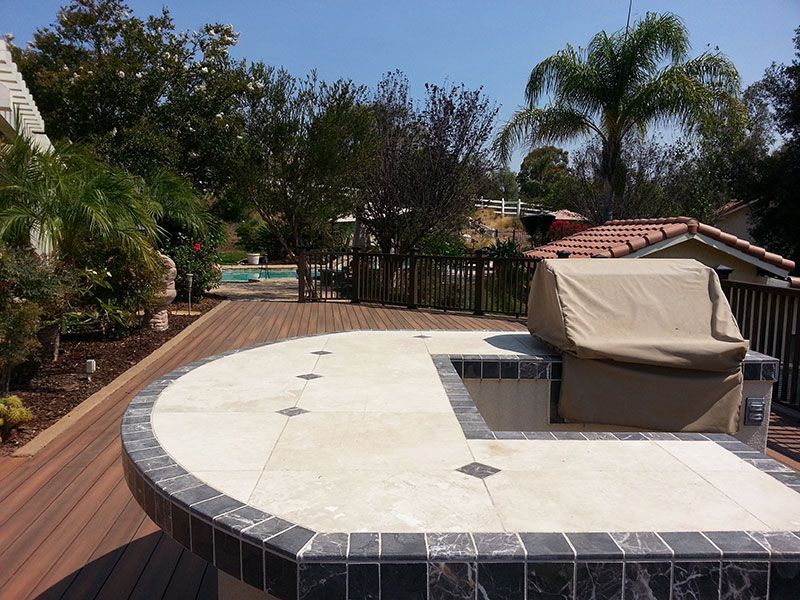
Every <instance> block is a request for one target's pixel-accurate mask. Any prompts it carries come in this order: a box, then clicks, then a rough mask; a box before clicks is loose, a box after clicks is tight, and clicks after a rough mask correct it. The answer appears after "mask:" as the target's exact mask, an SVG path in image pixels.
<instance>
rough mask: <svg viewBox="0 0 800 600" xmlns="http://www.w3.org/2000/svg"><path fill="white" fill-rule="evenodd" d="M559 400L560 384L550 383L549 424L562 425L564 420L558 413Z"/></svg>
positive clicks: (557, 382)
mask: <svg viewBox="0 0 800 600" xmlns="http://www.w3.org/2000/svg"><path fill="white" fill-rule="evenodd" d="M560 399H561V382H560V381H551V382H550V422H551V423H563V422H564V419H563V417H562V416H561V415H560V414H559V412H558V403H559V401H560Z"/></svg>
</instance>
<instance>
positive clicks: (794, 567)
mask: <svg viewBox="0 0 800 600" xmlns="http://www.w3.org/2000/svg"><path fill="white" fill-rule="evenodd" d="M798 590H800V562H773V563H772V564H771V565H770V571H769V598H770V600H797V598H798Z"/></svg>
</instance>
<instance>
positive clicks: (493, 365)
mask: <svg viewBox="0 0 800 600" xmlns="http://www.w3.org/2000/svg"><path fill="white" fill-rule="evenodd" d="M482 377H483V379H500V361H497V360H486V361H483V373H482Z"/></svg>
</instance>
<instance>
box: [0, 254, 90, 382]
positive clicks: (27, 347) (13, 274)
mask: <svg viewBox="0 0 800 600" xmlns="http://www.w3.org/2000/svg"><path fill="white" fill-rule="evenodd" d="M70 282H71V277H70V271H69V270H67V269H65V268H63V265H55V264H53V263H49V262H47V261H45V260H43V259H42V258H40V257H39V256H38V255H37V254H35V253H34V252H33V251H30V250H18V249H9V248H6V247H4V246H2V245H0V391H2V392H7V391H8V388H9V385H10V381H11V374H12V371H13V370H14V369H15V368H16V367H17V366H19V365H21V364H22V363H24V362H25V361H27V360H28V359H30V358H31V357H32V356H33V355H34V353H35V351H36V350H37V349H38V348H39V345H40V344H39V340H38V339H37V334H38V333H39V332H40V330H41V328H42V326H43V325H50V324H54V323H58V322H59V320H60V318H61V314H62V311H63V310H64V309H65V307H66V305H67V302H68V301H69V299H70V297H71V296H72V295H73V294H74V293H75V291H74V288H71V287H70V286H69V285H68V283H70Z"/></svg>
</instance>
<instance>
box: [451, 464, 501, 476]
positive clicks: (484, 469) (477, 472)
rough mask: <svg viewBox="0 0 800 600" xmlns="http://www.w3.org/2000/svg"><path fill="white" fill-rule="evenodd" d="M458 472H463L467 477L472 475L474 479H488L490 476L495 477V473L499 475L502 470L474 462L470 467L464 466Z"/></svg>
mask: <svg viewBox="0 0 800 600" xmlns="http://www.w3.org/2000/svg"><path fill="white" fill-rule="evenodd" d="M456 471H461V472H462V473H464V474H466V475H472V476H473V477H477V478H478V479H486V478H487V477H489V476H490V475H494V474H495V473H499V472H500V469H495V468H494V467H490V466H489V465H484V464H483V463H479V462H472V463H469V464H468V465H464V466H463V467H460V468H458V469H456Z"/></svg>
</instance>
